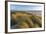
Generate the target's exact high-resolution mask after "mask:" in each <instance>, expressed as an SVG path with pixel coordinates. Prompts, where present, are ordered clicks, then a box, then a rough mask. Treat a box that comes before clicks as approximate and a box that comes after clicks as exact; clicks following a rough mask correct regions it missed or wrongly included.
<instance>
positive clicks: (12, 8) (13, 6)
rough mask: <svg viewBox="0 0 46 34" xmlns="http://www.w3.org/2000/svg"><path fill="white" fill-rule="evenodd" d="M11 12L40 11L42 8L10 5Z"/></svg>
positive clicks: (38, 6)
mask: <svg viewBox="0 0 46 34" xmlns="http://www.w3.org/2000/svg"><path fill="white" fill-rule="evenodd" d="M10 9H11V10H22V11H23V10H42V7H41V6H40V5H16V4H11V5H10Z"/></svg>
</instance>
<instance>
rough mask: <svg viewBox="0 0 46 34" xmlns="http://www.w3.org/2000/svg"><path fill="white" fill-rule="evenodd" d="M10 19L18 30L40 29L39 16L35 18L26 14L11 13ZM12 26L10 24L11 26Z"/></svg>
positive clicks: (40, 20)
mask: <svg viewBox="0 0 46 34" xmlns="http://www.w3.org/2000/svg"><path fill="white" fill-rule="evenodd" d="M11 19H12V20H14V22H12V23H14V24H15V25H19V27H20V28H39V27H42V18H41V16H36V15H33V14H31V13H27V12H11ZM11 25H12V24H11Z"/></svg>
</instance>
